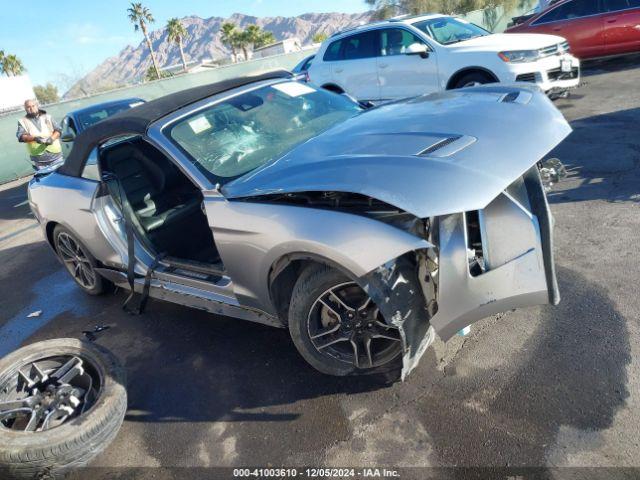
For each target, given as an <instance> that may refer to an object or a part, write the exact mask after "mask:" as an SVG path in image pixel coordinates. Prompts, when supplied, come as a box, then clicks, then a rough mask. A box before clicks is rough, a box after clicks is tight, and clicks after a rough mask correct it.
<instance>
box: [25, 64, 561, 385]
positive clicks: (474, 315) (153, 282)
mask: <svg viewBox="0 0 640 480" xmlns="http://www.w3.org/2000/svg"><path fill="white" fill-rule="evenodd" d="M570 131H571V129H570V127H569V125H568V124H567V123H566V121H565V120H564V118H563V117H562V115H561V114H560V113H559V112H558V110H556V108H555V107H554V106H553V105H552V104H551V102H550V101H549V100H548V99H547V98H546V97H545V96H544V95H543V94H542V93H540V92H539V91H538V90H537V89H536V88H535V87H522V86H518V87H515V86H509V85H507V86H499V85H498V86H483V87H475V88H470V89H462V90H456V91H451V92H445V93H439V94H433V95H428V96H421V97H417V98H411V99H407V100H403V101H398V102H395V103H391V104H387V105H384V106H379V107H374V108H369V109H364V108H363V107H361V106H360V105H358V104H357V103H355V102H354V101H352V100H351V99H349V98H348V97H345V96H341V95H338V94H334V93H332V92H328V91H324V90H321V89H317V88H314V87H313V86H310V85H308V84H305V83H299V82H297V81H295V80H294V79H293V77H291V76H290V74H287V73H285V72H273V73H269V74H265V75H262V76H259V77H251V78H241V79H232V80H227V81H225V82H221V83H217V84H212V85H207V86H203V87H197V88H194V89H191V90H186V91H183V92H179V93H176V94H172V95H169V96H167V97H163V98H161V99H158V100H154V101H151V102H149V103H147V104H145V105H141V106H139V107H136V108H133V109H131V110H129V111H126V112H123V113H120V114H118V115H116V116H114V117H111V118H110V119H107V120H105V121H103V122H101V123H99V124H96V125H95V126H94V127H91V128H89V129H88V130H87V131H85V132H83V133H82V134H80V135H78V137H77V138H76V140H75V144H74V147H73V150H72V152H71V154H70V156H69V157H68V158H67V159H66V161H65V163H64V164H63V165H62V166H61V167H59V168H58V169H57V170H56V169H50V170H48V171H41V172H39V173H38V174H37V176H36V177H35V178H34V179H33V180H32V181H31V182H30V184H29V199H30V204H31V208H32V210H33V212H34V214H35V216H36V217H37V219H38V220H39V222H40V223H41V225H42V228H43V231H44V233H45V236H46V239H47V240H48V242H49V244H50V245H51V247H52V248H53V250H54V252H55V253H56V254H57V256H58V257H59V258H60V260H61V261H62V262H63V263H64V265H65V266H66V268H67V269H68V271H69V273H70V274H71V275H72V277H73V278H74V280H75V281H76V282H77V284H78V285H79V286H80V288H82V289H84V290H85V291H86V292H87V293H89V294H99V293H102V292H104V291H105V290H106V289H107V288H109V287H110V286H112V285H113V284H115V285H118V286H123V287H125V288H128V289H130V290H131V294H130V298H129V299H128V302H127V308H129V309H133V310H137V311H139V310H141V309H142V308H143V307H144V302H145V301H146V298H147V297H148V296H151V297H154V298H159V299H163V300H167V301H170V302H175V303H179V304H183V305H187V306H191V307H195V308H199V309H205V310H208V311H210V312H213V313H216V314H222V315H228V316H231V317H236V318H240V319H244V320H251V321H255V322H260V323H264V324H268V325H272V326H276V327H283V328H288V329H289V332H290V333H291V338H292V340H293V343H294V344H295V346H296V347H297V349H298V350H299V352H300V354H301V355H302V356H303V357H304V358H305V359H306V360H307V361H308V362H309V363H310V364H311V365H312V366H313V367H315V368H316V369H318V370H320V371H321V372H324V373H327V374H332V375H348V374H356V373H367V372H377V371H385V370H388V369H391V368H399V367H400V366H401V367H402V370H401V371H402V378H405V377H406V375H407V374H408V373H409V372H410V371H411V370H412V369H413V368H414V367H415V366H416V364H417V362H418V360H419V359H420V357H421V356H422V354H423V353H424V351H425V349H426V348H427V347H428V346H429V344H430V343H431V342H432V341H433V339H434V338H435V334H436V333H437V334H438V335H439V336H440V337H441V338H442V339H443V340H445V341H446V340H447V339H449V338H450V337H451V336H452V335H453V334H455V333H456V332H457V331H458V330H460V329H462V328H464V327H465V326H467V325H470V324H472V323H473V322H475V321H477V320H479V319H481V318H483V317H486V316H489V315H492V314H495V313H498V312H502V311H506V310H510V309H513V308H516V307H523V306H529V305H539V304H547V303H550V304H557V302H558V301H559V293H558V289H557V284H556V279H555V271H554V263H553V254H552V248H553V245H552V223H553V222H552V218H551V215H550V213H549V208H548V204H547V201H546V197H545V193H544V189H543V186H542V184H541V180H540V174H539V171H538V168H537V166H536V163H537V162H538V161H539V160H541V159H542V157H543V156H544V155H545V154H546V153H548V152H549V151H550V150H551V149H552V148H553V147H555V146H556V145H557V144H558V143H559V142H560V141H562V139H564V138H565V137H566V136H567V135H568V134H569V132H570ZM134 292H138V293H139V295H136V296H135V298H133V297H134ZM132 299H133V300H137V302H134V301H132ZM134 303H138V305H137V306H135V307H134V306H133V305H132V304H134Z"/></svg>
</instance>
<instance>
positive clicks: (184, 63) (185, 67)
mask: <svg viewBox="0 0 640 480" xmlns="http://www.w3.org/2000/svg"><path fill="white" fill-rule="evenodd" d="M178 48H180V58H181V59H182V68H183V70H184V71H185V72H186V71H187V60H186V59H185V58H184V49H183V48H182V38H180V40H178Z"/></svg>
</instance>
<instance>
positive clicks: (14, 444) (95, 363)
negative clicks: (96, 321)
mask: <svg viewBox="0 0 640 480" xmlns="http://www.w3.org/2000/svg"><path fill="white" fill-rule="evenodd" d="M69 356H70V357H79V358H80V359H81V360H82V361H83V368H84V371H85V372H87V373H88V372H91V375H92V377H95V378H98V379H99V381H100V386H99V389H98V388H96V391H97V393H96V394H94V395H93V396H94V397H97V398H94V399H93V402H92V403H91V404H90V405H88V406H87V410H86V411H84V404H80V406H81V407H82V409H83V411H81V412H80V411H79V412H77V413H75V414H74V416H72V417H71V418H69V419H68V420H66V421H65V420H63V421H62V423H61V424H59V425H57V426H53V427H51V428H45V427H44V424H42V426H41V427H42V428H43V430H42V431H38V430H36V431H24V429H22V428H21V427H20V428H16V424H15V422H17V421H18V420H14V419H13V418H11V419H10V420H6V419H5V420H3V421H0V478H3V479H4V478H16V479H27V478H31V479H33V478H61V477H62V476H64V475H66V474H67V473H69V472H70V471H71V470H73V469H76V468H78V467H82V466H85V465H86V464H87V463H88V462H89V461H90V460H92V459H93V458H94V457H95V456H96V455H98V453H100V452H101V451H102V450H104V449H105V448H106V447H107V446H108V445H109V444H110V443H111V441H112V440H113V439H114V438H115V437H116V435H117V433H118V430H119V429H120V426H121V425H122V422H123V420H124V416H125V412H126V410H127V393H126V388H125V385H126V378H125V370H124V368H123V367H122V366H121V364H120V362H119V361H118V360H117V359H116V358H115V357H114V355H113V354H112V353H110V352H109V351H108V350H106V349H105V348H103V347H101V346H99V345H96V344H90V343H88V342H84V341H81V340H78V339H74V338H63V339H54V340H46V341H44V342H37V343H34V344H32V345H28V346H26V347H23V348H20V349H18V350H16V351H15V352H13V353H10V354H9V355H7V356H6V357H4V358H3V359H2V360H0V396H2V397H3V398H4V397H10V396H12V395H13V396H14V397H15V396H16V395H17V394H16V393H14V390H15V388H16V387H15V385H14V384H15V380H14V377H16V376H17V375H18V373H17V372H18V369H20V370H22V371H24V370H25V369H26V368H25V366H27V365H31V364H33V362H41V363H40V365H43V363H42V361H45V362H46V361H47V360H45V359H51V358H54V357H69ZM82 375H84V373H83V374H82ZM93 385H94V386H95V385H96V383H93ZM24 395H25V393H24V392H22V393H21V394H20V395H17V396H19V397H20V398H22V396H24ZM2 401H6V399H3V400H2ZM86 401H87V397H86V396H85V397H84V402H86ZM80 406H79V407H78V409H79V408H80ZM5 418H9V417H5ZM5 422H13V424H11V423H5ZM45 423H46V422H45Z"/></svg>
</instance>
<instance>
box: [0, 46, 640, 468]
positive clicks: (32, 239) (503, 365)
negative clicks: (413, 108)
mask: <svg viewBox="0 0 640 480" xmlns="http://www.w3.org/2000/svg"><path fill="white" fill-rule="evenodd" d="M639 80H640V57H630V58H627V59H624V60H608V61H599V62H595V63H591V64H590V65H589V66H588V67H587V69H586V71H585V76H584V85H583V86H582V87H581V88H580V89H578V90H577V91H575V92H574V93H573V94H572V95H571V97H569V98H568V99H563V100H558V101H557V102H556V105H557V106H558V108H560V109H561V111H562V112H563V113H564V115H565V116H566V117H567V119H568V120H569V121H570V122H571V125H572V127H573V128H574V132H573V133H572V134H571V136H570V137H569V138H568V139H567V140H566V141H565V142H564V143H562V144H561V145H560V146H559V147H558V148H557V149H556V150H555V151H554V152H551V153H550V154H549V155H548V157H553V156H557V157H559V158H560V159H561V160H562V161H563V162H564V163H565V164H566V165H567V167H568V170H569V176H568V178H566V179H565V180H563V181H562V182H561V183H560V184H559V185H557V186H556V187H554V189H553V191H552V192H551V193H550V195H549V199H550V202H551V206H552V211H553V214H554V216H555V220H556V230H555V231H556V261H557V267H558V279H559V283H560V290H561V294H562V302H561V304H560V305H559V306H558V307H540V308H528V309H522V310H518V311H516V312H510V313H507V314H504V315H500V316H498V317H492V318H489V319H486V320H483V321H481V322H479V323H477V324H475V325H474V326H473V327H472V329H471V334H470V335H468V336H466V337H455V338H454V339H452V340H451V341H450V342H449V343H447V344H446V345H445V344H442V343H441V342H439V341H437V342H436V344H435V347H434V348H430V349H429V350H428V351H427V353H426V354H425V356H424V358H423V359H422V361H421V363H420V365H419V367H418V368H417V369H416V370H415V371H414V372H413V373H412V374H411V375H410V377H409V378H408V380H407V381H406V382H404V383H400V382H395V383H393V382H389V381H387V379H385V378H379V377H374V376H371V377H362V378H333V377H328V376H324V375H322V374H320V373H318V372H316V371H314V370H313V369H312V368H311V367H309V366H308V365H307V364H306V363H305V361H304V360H303V359H302V358H301V357H300V356H299V355H298V353H297V352H296V350H295V348H294V346H293V344H292V343H291V341H290V339H289V336H288V332H287V331H285V330H278V329H273V328H269V327H265V326H261V325H257V324H252V323H248V322H244V321H241V320H236V319H232V318H226V317H216V316H213V315H210V314H207V313H204V312H200V311H197V310H191V309H188V308H184V307H180V306H177V305H172V304H167V303H162V302H159V301H154V300H151V301H150V302H149V306H148V309H147V313H146V314H144V315H142V316H130V315H127V314H126V313H124V312H123V311H122V310H121V308H120V305H121V303H122V301H123V300H124V298H125V294H124V293H123V292H122V291H120V292H116V293H114V294H110V295H107V296H102V297H89V296H86V295H84V294H83V293H82V292H81V291H80V290H79V289H78V288H76V287H75V286H74V283H73V282H72V280H71V279H70V277H69V276H68V275H67V273H66V271H64V270H63V267H62V266H61V265H60V264H59V263H58V261H57V260H56V258H55V257H54V255H53V254H52V252H51V251H50V249H49V247H48V246H47V245H46V243H45V242H44V241H43V238H42V235H41V232H40V229H39V228H38V227H37V225H36V223H35V220H34V219H33V217H32V216H31V214H30V212H29V208H28V205H27V203H26V190H25V188H26V183H25V181H18V182H14V183H12V184H8V185H5V186H2V187H0V265H2V267H1V268H0V286H1V290H2V295H1V297H0V318H1V320H0V356H2V355H5V354H6V353H8V352H9V351H12V350H14V349H15V348H17V347H19V346H20V345H23V344H27V343H32V342H35V341H38V340H44V339H48V338H54V337H82V333H81V332H82V331H83V330H90V329H92V328H94V327H95V326H96V325H107V326H109V327H110V328H109V329H108V330H106V331H104V332H102V333H100V334H99V335H98V339H97V341H98V342H99V343H100V344H102V345H104V346H106V347H108V348H109V349H111V350H112V351H113V352H114V353H115V354H116V355H117V356H118V357H119V358H121V359H122V360H123V361H124V362H125V364H126V367H127V372H128V395H129V410H128V413H127V417H126V419H125V423H124V425H123V427H122V429H121V431H120V433H119V434H118V437H117V439H116V440H115V442H114V443H113V444H112V445H111V446H110V447H109V448H108V449H107V450H106V451H105V452H103V453H102V454H101V455H100V456H99V457H98V458H97V459H96V460H95V461H94V463H93V465H95V466H102V467H110V468H114V467H116V468H117V467H158V466H163V467H212V466H239V465H251V466H263V467H267V466H303V465H306V466H336V467H346V466H360V467H362V466H379V467H383V466H391V467H402V466H404V467H415V466H418V467H441V466H473V467H475V466H487V467H505V466H508V467H520V466H532V467H545V468H552V467H563V466H581V467H584V466H591V467H593V466H599V467H616V466H626V467H632V466H640V365H639V361H640V360H639V359H640V329H639V320H640V301H639V300H638V299H639V297H640V286H639V285H640V273H639V270H638V240H639V239H640V134H639V133H638V125H640V90H639V89H638V81H639ZM531 134H532V135H535V132H531ZM38 310H41V311H42V314H41V315H40V316H36V317H31V318H29V317H28V315H29V314H30V313H32V312H34V311H38ZM161 472H162V471H161V470H156V469H147V470H140V471H138V475H139V476H146V475H148V476H149V478H162V477H163V474H162V473H161ZM441 473H443V474H445V475H446V471H444V472H441ZM166 475H167V476H170V473H169V472H166ZM553 475H554V473H553V471H551V472H550V476H553Z"/></svg>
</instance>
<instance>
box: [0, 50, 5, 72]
mask: <svg viewBox="0 0 640 480" xmlns="http://www.w3.org/2000/svg"><path fill="white" fill-rule="evenodd" d="M4 59H5V55H4V50H0V71H2V70H3V65H4Z"/></svg>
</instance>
